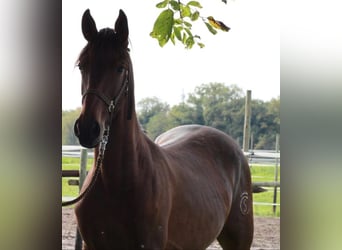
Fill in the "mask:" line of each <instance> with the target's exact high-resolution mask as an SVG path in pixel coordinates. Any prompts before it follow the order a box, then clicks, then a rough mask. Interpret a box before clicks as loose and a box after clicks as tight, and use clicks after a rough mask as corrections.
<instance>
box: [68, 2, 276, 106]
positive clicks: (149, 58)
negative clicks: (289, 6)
mask: <svg viewBox="0 0 342 250" xmlns="http://www.w3.org/2000/svg"><path fill="white" fill-rule="evenodd" d="M160 1H161V0H156V1H151V0H149V1H142V0H116V1H104V0H96V1H84V0H77V1H66V0H64V1H63V26H62V28H63V44H62V45H63V47H62V53H63V61H62V62H63V78H62V79H63V83H62V84H63V86H62V91H63V92H62V95H63V100H62V109H63V110H67V109H74V108H77V107H80V106H81V93H80V89H81V87H80V84H81V83H80V81H81V80H80V73H79V71H78V69H77V68H75V67H74V64H75V61H76V59H77V56H78V54H79V53H80V51H81V49H82V48H83V47H84V46H85V44H86V42H85V40H84V38H83V35H82V31H81V17H82V14H83V12H84V11H85V10H86V9H87V8H89V9H90V12H91V15H92V16H93V18H94V19H95V22H96V25H97V28H98V29H102V28H105V27H111V28H112V27H113V26H114V23H115V20H116V18H117V16H118V13H119V9H123V11H124V12H125V13H126V15H127V18H128V26H129V33H130V41H131V45H130V48H131V58H132V61H133V68H134V78H135V97H136V101H137V102H138V101H139V100H141V99H142V98H145V97H152V96H157V97H159V98H160V99H161V100H163V101H165V102H167V103H169V104H171V105H174V104H177V103H178V102H180V101H181V96H182V93H185V95H186V94H187V93H189V92H193V90H194V88H195V87H196V86H199V85H201V84H203V83H209V82H220V83H224V84H227V85H230V84H236V85H238V86H239V87H241V88H242V89H243V90H244V91H246V90H252V98H253V99H261V100H264V101H268V100H270V99H272V98H276V97H278V96H279V95H280V56H279V54H280V52H279V46H280V41H279V37H280V34H279V1H278V0H257V1H255V0H235V1H229V0H228V4H224V3H222V2H221V0H215V1H213V0H201V3H202V6H203V7H204V8H203V9H202V10H201V16H204V17H207V16H214V17H215V18H216V19H217V20H221V21H223V22H224V23H225V24H226V25H227V26H229V27H230V28H231V30H230V31H229V32H218V34H216V35H215V36H214V35H212V34H211V33H209V31H207V28H206V27H205V25H204V24H203V22H202V21H201V20H198V21H197V22H198V24H196V25H194V26H193V31H192V32H193V34H199V35H200V36H201V38H202V42H203V43H204V44H205V45H206V46H205V48H203V49H200V48H198V46H196V45H195V46H194V48H193V49H191V50H185V49H184V48H183V46H182V45H181V44H180V43H178V44H177V46H174V45H173V44H172V43H171V42H170V44H167V45H166V46H165V47H164V48H160V47H159V45H158V42H157V40H155V39H152V38H151V37H150V36H149V34H150V32H151V31H152V28H153V24H154V21H155V19H156V17H157V16H158V14H159V12H160V10H158V9H157V8H155V5H156V4H157V3H158V2H160Z"/></svg>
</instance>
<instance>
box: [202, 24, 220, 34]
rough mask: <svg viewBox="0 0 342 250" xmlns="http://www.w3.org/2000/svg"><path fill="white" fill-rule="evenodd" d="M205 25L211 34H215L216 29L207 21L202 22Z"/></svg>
mask: <svg viewBox="0 0 342 250" xmlns="http://www.w3.org/2000/svg"><path fill="white" fill-rule="evenodd" d="M204 23H205V25H206V26H207V28H208V30H209V31H210V32H211V33H212V34H213V35H216V33H217V31H216V30H215V29H214V28H213V27H212V26H211V25H210V24H209V23H207V22H204Z"/></svg>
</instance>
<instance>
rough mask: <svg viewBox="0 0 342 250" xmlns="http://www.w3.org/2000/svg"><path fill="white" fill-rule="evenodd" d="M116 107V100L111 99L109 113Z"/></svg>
mask: <svg viewBox="0 0 342 250" xmlns="http://www.w3.org/2000/svg"><path fill="white" fill-rule="evenodd" d="M114 109H115V104H114V100H112V101H110V104H109V106H108V111H109V113H112V112H113V111H114Z"/></svg>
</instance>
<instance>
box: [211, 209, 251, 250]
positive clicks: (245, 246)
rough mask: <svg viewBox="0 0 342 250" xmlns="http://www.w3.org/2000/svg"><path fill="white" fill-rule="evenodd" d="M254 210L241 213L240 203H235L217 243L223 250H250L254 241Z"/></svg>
mask: <svg viewBox="0 0 342 250" xmlns="http://www.w3.org/2000/svg"><path fill="white" fill-rule="evenodd" d="M253 230H254V229H253V210H252V207H251V205H250V210H249V211H248V212H246V211H245V210H242V211H241V206H240V203H239V202H234V203H233V206H232V208H231V211H230V214H229V216H228V218H227V221H226V223H225V225H224V226H223V229H222V231H221V233H220V234H219V236H218V237H217V241H218V242H219V243H220V245H221V247H222V248H223V250H230V249H234V250H249V249H250V247H251V245H252V240H253Z"/></svg>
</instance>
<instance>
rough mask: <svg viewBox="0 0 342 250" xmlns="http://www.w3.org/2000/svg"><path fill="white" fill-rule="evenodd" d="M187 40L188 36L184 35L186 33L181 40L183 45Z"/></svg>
mask: <svg viewBox="0 0 342 250" xmlns="http://www.w3.org/2000/svg"><path fill="white" fill-rule="evenodd" d="M187 38H188V36H187V35H186V33H183V39H182V42H183V44H185V41H186V39H187Z"/></svg>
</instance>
